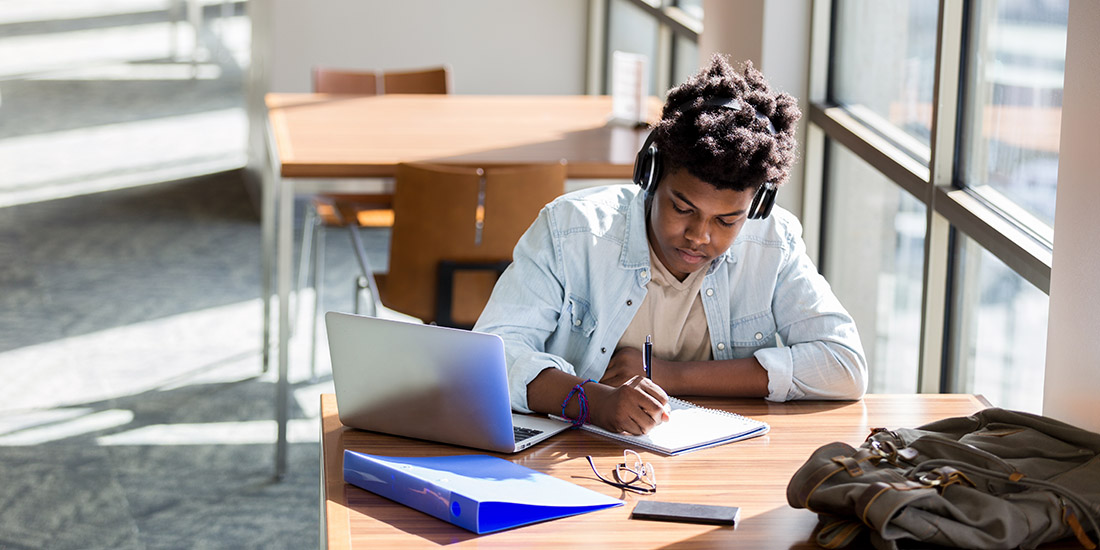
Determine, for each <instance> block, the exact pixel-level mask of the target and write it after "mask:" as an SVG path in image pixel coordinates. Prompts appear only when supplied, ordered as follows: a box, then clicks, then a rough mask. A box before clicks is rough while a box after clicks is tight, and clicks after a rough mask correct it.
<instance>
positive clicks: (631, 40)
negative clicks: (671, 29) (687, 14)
mask: <svg viewBox="0 0 1100 550" xmlns="http://www.w3.org/2000/svg"><path fill="white" fill-rule="evenodd" d="M609 7H610V12H609V13H608V33H607V74H606V76H605V77H604V82H605V83H609V82H611V65H612V64H611V54H612V52H614V51H616V50H618V51H623V52H630V53H637V54H642V55H644V56H646V57H648V58H649V90H648V93H649V95H654V91H655V90H658V88H657V71H656V70H654V63H656V60H657V19H656V18H654V17H653V16H652V15H650V14H648V13H646V12H644V11H642V9H641V8H639V7H638V6H635V5H634V4H631V3H630V2H627V1H626V0H611V4H609ZM664 92H665V90H659V95H661V96H662V97H664ZM604 93H611V90H610V88H608V87H607V85H605V90H604Z"/></svg>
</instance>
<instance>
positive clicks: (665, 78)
mask: <svg viewBox="0 0 1100 550" xmlns="http://www.w3.org/2000/svg"><path fill="white" fill-rule="evenodd" d="M654 61H655V62H654V63H653V70H654V71H655V73H656V74H654V77H655V78H656V80H655V81H654V82H656V83H657V88H656V89H655V90H653V91H652V93H651V94H650V95H655V96H657V97H660V98H662V99H664V97H665V91H666V90H668V89H669V88H671V87H672V31H671V30H670V29H669V28H668V25H663V24H661V25H657V59H656V60H654Z"/></svg>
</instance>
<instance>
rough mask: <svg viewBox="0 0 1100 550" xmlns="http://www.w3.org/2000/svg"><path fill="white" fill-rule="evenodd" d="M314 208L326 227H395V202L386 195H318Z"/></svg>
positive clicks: (314, 201) (314, 200) (314, 199)
mask: <svg viewBox="0 0 1100 550" xmlns="http://www.w3.org/2000/svg"><path fill="white" fill-rule="evenodd" d="M313 208H314V210H315V211H316V212H317V216H318V218H320V220H321V223H322V224H324V225H325V226H326V227H344V226H346V225H347V223H348V221H349V220H355V221H356V223H358V225H359V227H393V218H394V215H393V201H392V199H390V198H389V197H388V196H385V195H318V196H316V197H314V198H313Z"/></svg>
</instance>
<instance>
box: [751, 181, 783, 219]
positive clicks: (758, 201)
mask: <svg viewBox="0 0 1100 550" xmlns="http://www.w3.org/2000/svg"><path fill="white" fill-rule="evenodd" d="M778 193H779V186H777V185H775V184H774V183H770V182H769V183H765V184H764V185H762V186H760V188H759V189H757V191H756V194H755V195H753V197H752V203H751V204H750V205H749V215H748V218H749V219H750V220H762V219H764V218H767V217H768V216H769V215H771V213H772V207H773V206H775V196H776V195H777V194H778Z"/></svg>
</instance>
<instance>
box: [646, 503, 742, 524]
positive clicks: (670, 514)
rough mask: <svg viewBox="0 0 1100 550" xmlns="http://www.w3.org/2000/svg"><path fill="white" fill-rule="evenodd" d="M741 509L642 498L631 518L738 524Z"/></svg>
mask: <svg viewBox="0 0 1100 550" xmlns="http://www.w3.org/2000/svg"><path fill="white" fill-rule="evenodd" d="M740 517H741V509H740V508H738V507H736V506H715V505H711V504H689V503H686V502H661V501H657V500H642V501H638V504H636V505H634V511H632V512H631V513H630V518H631V519H648V520H656V521H678V522H682V523H706V524H711V525H736V524H737V521H738V520H739V519H740Z"/></svg>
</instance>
